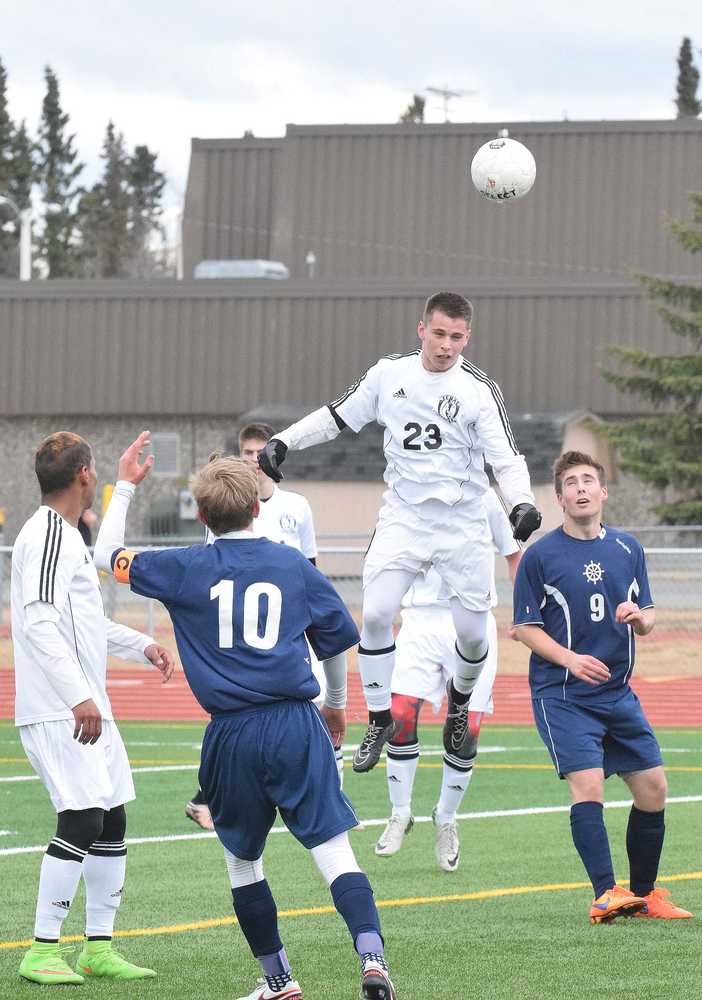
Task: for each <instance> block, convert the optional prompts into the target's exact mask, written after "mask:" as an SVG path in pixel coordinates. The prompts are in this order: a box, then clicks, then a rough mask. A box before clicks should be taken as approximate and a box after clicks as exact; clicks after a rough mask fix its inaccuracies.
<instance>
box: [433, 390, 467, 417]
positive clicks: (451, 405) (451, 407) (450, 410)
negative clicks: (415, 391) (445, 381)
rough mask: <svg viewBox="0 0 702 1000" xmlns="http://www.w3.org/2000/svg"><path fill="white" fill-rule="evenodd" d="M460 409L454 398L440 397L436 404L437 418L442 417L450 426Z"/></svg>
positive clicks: (449, 396) (448, 396)
mask: <svg viewBox="0 0 702 1000" xmlns="http://www.w3.org/2000/svg"><path fill="white" fill-rule="evenodd" d="M460 408H461V404H460V403H459V402H458V400H457V399H456V397H455V396H451V395H449V394H447V395H445V396H442V397H441V399H440V400H439V402H438V403H437V404H436V409H437V412H438V414H439V416H440V417H443V418H444V420H447V421H448V422H449V423H450V424H452V423H453V422H454V420H455V419H456V417H457V416H458V411H459V410H460Z"/></svg>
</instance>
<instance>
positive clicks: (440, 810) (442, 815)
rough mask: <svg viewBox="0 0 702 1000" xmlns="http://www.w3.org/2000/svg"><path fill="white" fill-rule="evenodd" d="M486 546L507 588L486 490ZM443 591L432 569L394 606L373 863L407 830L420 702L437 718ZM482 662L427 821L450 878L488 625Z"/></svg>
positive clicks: (495, 513)
mask: <svg viewBox="0 0 702 1000" xmlns="http://www.w3.org/2000/svg"><path fill="white" fill-rule="evenodd" d="M485 507H486V511H487V518H488V524H489V526H490V543H491V545H493V546H494V548H495V549H496V550H497V552H499V553H500V555H503V556H504V557H505V559H506V561H507V566H508V570H509V575H510V578H511V579H512V581H514V577H515V574H516V572H517V566H518V565H519V559H520V557H521V549H520V547H519V543H518V542H517V541H515V540H514V538H513V537H512V528H511V525H510V523H509V521H508V520H507V515H506V514H505V511H504V509H503V507H502V504H501V503H500V501H499V500H498V498H497V495H496V494H495V492H494V490H488V491H487V493H486V494H485ZM491 591H492V600H491V605H492V607H495V606H496V605H497V589H496V586H495V578H494V572H493V578H492V581H491ZM450 596H451V595H450V591H449V590H448V589H447V587H446V585H445V584H444V583H442V581H441V578H440V577H439V575H438V573H437V572H436V570H434V569H429V571H428V572H427V573H426V574H421V575H420V576H419V577H417V580H416V581H415V583H414V584H413V585H412V587H411V588H410V590H409V591H408V592H407V594H405V596H404V598H403V599H402V628H401V629H400V633H399V635H398V637H397V663H396V665H395V672H394V674H393V678H392V715H393V719H395V722H396V723H397V728H396V731H395V734H394V736H393V737H392V739H391V740H390V742H389V743H388V746H387V780H388V795H389V797H390V802H391V805H392V815H391V816H390V819H389V820H388V823H387V826H386V827H385V830H384V831H383V833H382V834H381V836H380V839H379V840H378V843H377V844H376V845H375V853H376V854H378V855H380V856H381V857H389V856H390V855H392V854H396V853H397V852H398V851H399V850H400V848H401V847H402V843H403V840H404V837H405V834H406V833H409V831H410V830H411V829H412V826H413V825H414V820H413V818H412V786H413V784H414V778H415V774H416V773H417V765H418V763H419V737H418V735H417V723H418V721H419V713H420V710H421V708H422V705H423V704H424V702H425V701H429V702H431V703H432V705H433V706H434V711H435V712H438V711H439V708H440V707H441V703H442V701H443V698H444V692H445V690H446V685H447V683H448V682H449V681H450V678H451V673H450V664H451V661H452V652H453V644H454V642H455V639H456V634H455V632H454V630H453V622H452V620H451V611H450V605H449V599H450ZM488 641H489V651H488V657H487V661H486V663H485V666H484V668H483V670H482V672H481V674H480V677H479V679H478V683H477V684H476V685H475V688H474V689H473V693H472V695H471V699H470V711H469V713H468V718H467V724H468V732H469V734H470V741H469V743H468V745H467V747H466V751H465V753H464V755H463V756H462V757H458V756H455V755H453V754H449V753H446V752H445V753H444V761H443V773H442V779H441V790H440V793H439V800H438V802H437V804H436V807H435V809H434V811H433V813H432V818H433V820H434V825H435V827H436V845H435V854H436V860H437V863H438V865H439V867H440V868H442V869H443V870H444V871H447V872H454V871H456V869H457V868H458V865H459V860H460V845H459V840H458V830H457V827H456V813H457V812H458V809H459V807H460V805H461V802H462V800H463V796H464V795H465V793H466V790H467V789H468V785H469V784H470V780H471V777H472V775H473V764H474V761H475V757H476V755H477V750H478V738H479V735H480V723H481V720H482V717H483V715H492V712H493V704H492V686H493V684H494V681H495V674H496V673H497V622H496V621H495V616H494V615H493V614H492V613H490V617H489V620H488Z"/></svg>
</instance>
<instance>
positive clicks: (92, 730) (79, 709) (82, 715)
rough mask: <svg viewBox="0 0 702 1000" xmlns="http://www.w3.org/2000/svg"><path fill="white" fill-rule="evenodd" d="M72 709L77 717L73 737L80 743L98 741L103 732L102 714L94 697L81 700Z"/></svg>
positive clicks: (74, 716)
mask: <svg viewBox="0 0 702 1000" xmlns="http://www.w3.org/2000/svg"><path fill="white" fill-rule="evenodd" d="M71 711H72V712H73V718H74V719H75V726H74V729H73V739H74V740H78V742H79V743H90V744H93V743H97V741H98V740H99V739H100V734H101V733H102V716H101V715H100V709H99V708H98V707H97V705H96V704H95V702H94V701H93V699H92V698H87V699H86V700H85V701H81V702H80V703H79V704H78V705H74V706H73V708H72V709H71Z"/></svg>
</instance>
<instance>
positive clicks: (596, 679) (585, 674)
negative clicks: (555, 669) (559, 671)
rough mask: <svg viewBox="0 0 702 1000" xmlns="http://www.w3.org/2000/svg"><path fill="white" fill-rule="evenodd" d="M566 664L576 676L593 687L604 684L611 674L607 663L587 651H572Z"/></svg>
mask: <svg viewBox="0 0 702 1000" xmlns="http://www.w3.org/2000/svg"><path fill="white" fill-rule="evenodd" d="M565 666H566V667H567V668H568V670H570V672H571V674H573V676H574V677H577V678H578V679H579V680H581V681H585V683H586V684H592V685H593V687H595V686H597V685H598V684H604V683H605V681H608V680H609V678H610V676H611V674H610V672H609V667H608V666H607V664H606V663H603V662H602V660H598V659H597V657H595V656H588V655H587V654H586V653H572V654H571V656H570V658H569V659H568V662H567V663H566V664H565Z"/></svg>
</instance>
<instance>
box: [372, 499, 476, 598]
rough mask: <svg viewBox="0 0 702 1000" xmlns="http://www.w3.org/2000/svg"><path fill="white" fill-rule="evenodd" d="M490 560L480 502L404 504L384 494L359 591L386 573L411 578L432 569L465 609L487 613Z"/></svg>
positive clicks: (433, 501) (436, 501)
mask: <svg viewBox="0 0 702 1000" xmlns="http://www.w3.org/2000/svg"><path fill="white" fill-rule="evenodd" d="M494 558H495V557H494V552H493V548H492V542H491V536H490V530H489V527H488V521H487V515H486V513H485V506H484V504H483V502H482V500H472V501H463V502H462V503H458V504H455V505H454V506H453V507H449V506H447V505H446V504H444V503H441V502H440V501H438V500H427V501H425V502H424V503H422V504H406V503H403V502H402V501H401V500H399V499H398V498H397V497H395V496H394V494H392V493H390V492H388V493H386V494H385V496H384V503H383V506H382V507H381V509H380V515H379V517H378V523H377V525H376V529H375V534H374V535H373V538H372V540H371V543H370V546H369V548H368V552H367V553H366V558H365V562H364V564H363V586H364V588H365V587H367V586H368V584H369V583H371V581H373V580H375V578H376V577H377V576H378V575H379V574H381V573H382V572H383V571H384V570H398V569H399V570H405V571H407V572H408V573H411V574H412V576H413V577H414V576H416V575H417V573H419V572H420V570H423V569H425V568H426V567H427V566H429V565H433V566H434V568H435V569H436V571H437V572H438V574H439V575H440V576H441V578H442V579H443V581H444V583H446V584H447V586H448V587H450V589H451V590H452V591H453V593H454V594H455V595H456V597H458V599H459V600H460V602H461V604H462V605H463V606H464V607H465V608H467V609H468V610H469V611H488V610H489V608H490V604H491V594H490V585H491V581H492V567H493V561H494Z"/></svg>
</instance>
